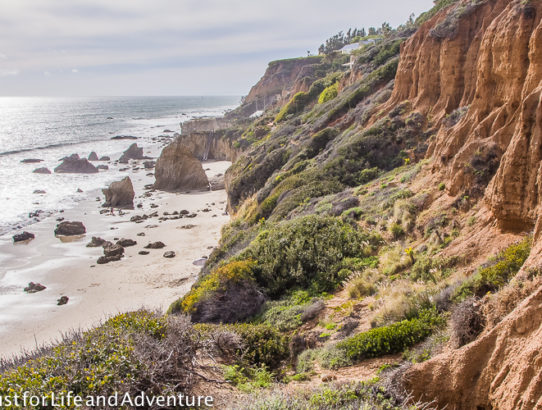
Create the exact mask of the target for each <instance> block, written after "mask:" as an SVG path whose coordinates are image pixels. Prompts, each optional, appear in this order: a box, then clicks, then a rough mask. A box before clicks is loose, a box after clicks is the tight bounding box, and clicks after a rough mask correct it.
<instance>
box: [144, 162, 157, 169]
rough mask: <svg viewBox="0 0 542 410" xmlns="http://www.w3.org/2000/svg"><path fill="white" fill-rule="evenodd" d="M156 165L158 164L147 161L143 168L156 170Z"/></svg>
mask: <svg viewBox="0 0 542 410" xmlns="http://www.w3.org/2000/svg"><path fill="white" fill-rule="evenodd" d="M155 165H156V162H155V161H145V162H144V163H143V166H144V167H145V169H151V168H154V167H155Z"/></svg>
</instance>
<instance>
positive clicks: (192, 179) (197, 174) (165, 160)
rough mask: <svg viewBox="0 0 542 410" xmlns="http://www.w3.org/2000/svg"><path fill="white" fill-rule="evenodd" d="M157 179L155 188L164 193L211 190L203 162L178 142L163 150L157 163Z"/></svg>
mask: <svg viewBox="0 0 542 410" xmlns="http://www.w3.org/2000/svg"><path fill="white" fill-rule="evenodd" d="M155 178H156V182H155V183H154V187H155V188H157V189H161V190H163V191H184V190H190V189H209V180H208V179H207V175H206V174H205V171H204V170H203V167H202V166H201V162H200V161H199V160H198V159H197V158H196V157H194V155H192V153H191V152H190V151H189V150H188V149H187V148H185V147H184V146H182V145H180V144H179V143H178V142H173V143H172V144H170V145H168V146H167V147H165V148H164V149H163V150H162V153H161V154H160V158H158V161H157V162H156V168H155Z"/></svg>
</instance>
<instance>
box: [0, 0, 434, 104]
mask: <svg viewBox="0 0 542 410" xmlns="http://www.w3.org/2000/svg"><path fill="white" fill-rule="evenodd" d="M432 4H433V1H432V0H352V1H351V0H343V1H332V0H265V1H260V0H0V7H1V8H0V95H10V96H11V95H30V96H34V95H62V96H72V95H76V96H79V95H245V94H247V93H248V91H249V90H250V87H251V86H252V85H253V84H254V83H255V82H256V81H257V80H258V79H259V78H260V77H261V76H262V74H263V73H264V71H265V68H266V66H267V63H268V62H269V61H271V60H275V59H278V58H290V57H298V56H302V55H306V53H307V50H310V51H311V52H313V53H316V52H317V49H318V46H319V45H320V44H321V43H322V42H323V41H324V40H325V39H326V38H328V37H330V36H332V35H333V34H335V33H337V32H338V31H339V30H346V29H348V28H349V27H358V28H361V27H370V26H379V25H380V24H381V23H382V22H384V21H387V22H389V23H390V24H391V25H392V26H394V27H395V26H397V25H399V24H402V23H404V22H405V21H406V20H407V19H408V17H409V15H410V14H411V13H415V14H416V16H417V15H419V14H420V13H421V12H423V11H425V10H428V9H429V8H430V7H431V6H432Z"/></svg>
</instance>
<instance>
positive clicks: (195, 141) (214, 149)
mask: <svg viewBox="0 0 542 410" xmlns="http://www.w3.org/2000/svg"><path fill="white" fill-rule="evenodd" d="M173 143H174V144H179V145H181V146H183V147H184V148H186V149H187V150H188V151H190V152H191V153H192V155H194V156H195V157H196V158H197V159H199V160H200V161H207V160H211V159H213V160H218V161H231V162H235V161H236V160H237V158H238V157H239V155H241V150H240V149H239V148H235V147H234V146H233V141H231V140H229V139H227V138H224V136H223V133H204V132H198V133H192V134H190V135H181V136H180V137H178V138H177V139H176V140H175V141H174V142H173Z"/></svg>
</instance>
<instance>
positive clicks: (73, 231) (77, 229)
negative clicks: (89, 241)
mask: <svg viewBox="0 0 542 410" xmlns="http://www.w3.org/2000/svg"><path fill="white" fill-rule="evenodd" d="M86 232H87V230H86V228H85V226H84V225H83V223H82V222H70V221H65V222H61V223H59V224H58V225H57V226H56V229H55V235H64V236H73V235H83V234H85V233H86Z"/></svg>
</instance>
